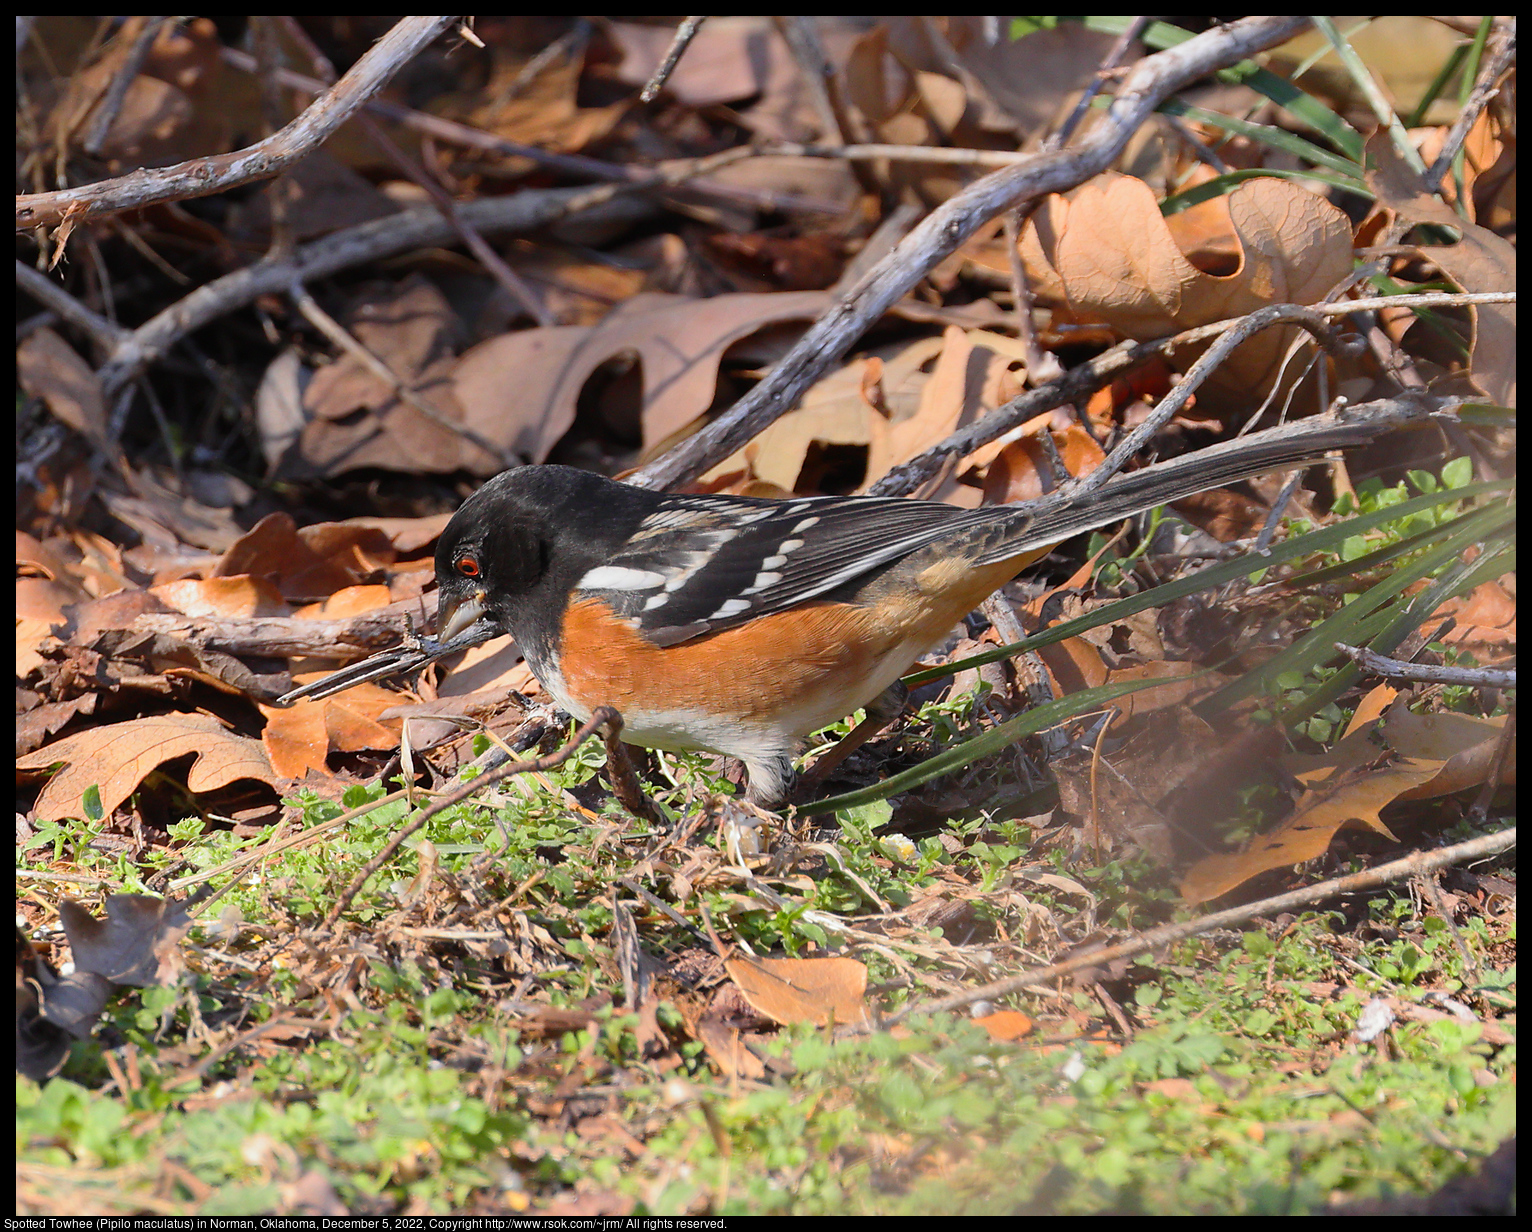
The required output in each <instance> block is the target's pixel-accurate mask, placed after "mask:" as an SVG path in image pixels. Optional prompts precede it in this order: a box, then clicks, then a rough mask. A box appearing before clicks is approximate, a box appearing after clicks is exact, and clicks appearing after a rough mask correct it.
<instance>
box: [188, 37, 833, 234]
mask: <svg viewBox="0 0 1532 1232" xmlns="http://www.w3.org/2000/svg"><path fill="white" fill-rule="evenodd" d="M219 54H220V56H221V57H222V59H223V61H224V62H225V63H226V64H229V65H232V66H233V67H235V68H238V69H240V70H241V71H243V72H248V73H253V72H255V71H257V65H256V62H255V59H254V57H252V56H250V55H248V54H246V53H245V52H243V51H239V50H237V49H235V48H233V47H225V48H222V49H221V51H220V53H219ZM276 78H277V80H278V81H279V82H280V83H281V84H282V85H284V86H287V87H289V88H291V89H294V90H304V91H306V92H308V93H310V94H316V95H317V94H322V93H323V92H324V91H325V89H326V88H327V87H326V86H325V83H324V82H322V81H319V80H317V79H315V78H313V77H306V76H304V75H303V74H302V73H295V72H293V71H292V70H291V69H285V68H281V69H278V70H277V71H276ZM363 110H365V111H368V112H370V113H371V114H373V115H377V116H382V117H383V118H384V119H385V120H391V121H392V122H394V123H396V124H402V125H404V126H405V127H406V128H411V129H414V130H415V131H416V132H419V133H425V134H427V135H429V136H432V137H437V138H440V139H441V140H442V141H449V142H451V143H452V144H454V145H458V146H462V147H464V148H465V149H470V150H482V151H484V152H486V153H490V154H500V155H504V156H506V157H509V158H525V159H528V160H529V161H531V162H534V163H537V164H538V165H539V166H542V167H547V168H549V169H551V170H554V171H560V172H563V173H565V174H566V175H573V176H578V177H580V178H582V179H588V180H599V181H602V182H606V183H631V184H637V185H642V186H644V187H648V186H649V185H650V183H651V182H652V178H653V175H654V172H655V170H656V169H655V168H649V167H641V166H633V165H627V164H621V163H611V162H606V161H605V160H603V159H599V158H591V157H589V156H588V155H585V154H558V153H555V152H553V151H552V150H543V149H539V148H538V147H537V146H535V145H523V144H521V143H520V142H519V141H508V140H506V139H505V138H504V137H499V136H496V135H495V134H494V133H487V132H485V131H484V130H483V129H478V128H471V127H469V126H468V125H466V124H458V123H457V122H455V121H453V120H444V119H442V118H441V117H440V116H433V115H427V114H426V113H425V112H423V111H416V110H414V109H413V108H410V107H402V106H399V105H398V104H396V103H390V102H385V101H384V100H382V99H369V100H368V101H367V102H366V103H364V104H363ZM757 153H759V151H752V150H748V149H747V150H744V151H742V155H750V154H757ZM739 156H741V155H736V157H739ZM686 161H687V162H690V161H691V160H686ZM667 169H668V164H661V165H660V167H659V168H658V170H659V171H660V172H664V171H666V170H667ZM685 192H686V193H687V194H688V195H690V194H698V195H701V196H706V197H713V198H717V199H720V200H727V201H738V202H741V203H744V204H748V205H754V206H759V207H761V208H765V209H783V210H788V209H792V210H805V211H813V212H815V213H820V214H839V213H842V212H843V211H844V209H845V207H844V206H842V205H838V204H832V203H831V202H828V201H812V200H809V199H807V198H804V197H793V196H789V195H788V194H785V193H779V192H772V191H770V190H763V189H750V188H734V187H731V186H729V185H725V184H692V185H688V186H687V187H686V189H685Z"/></svg>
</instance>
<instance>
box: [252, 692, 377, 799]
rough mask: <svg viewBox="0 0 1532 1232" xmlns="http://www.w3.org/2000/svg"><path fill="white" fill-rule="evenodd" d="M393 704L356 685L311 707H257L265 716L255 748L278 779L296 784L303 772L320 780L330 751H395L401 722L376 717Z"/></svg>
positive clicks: (305, 702) (299, 704) (301, 705)
mask: <svg viewBox="0 0 1532 1232" xmlns="http://www.w3.org/2000/svg"><path fill="white" fill-rule="evenodd" d="M295 679H296V677H295ZM399 701H400V695H399V694H398V693H395V692H392V691H391V690H388V689H384V688H381V687H379V686H378V685H375V684H361V685H356V686H354V687H353V688H350V689H347V690H346V691H345V692H344V693H339V694H337V695H336V696H334V697H327V698H324V699H323V700H321V701H317V702H310V701H304V702H299V703H298V704H297V705H294V706H288V707H285V708H278V707H274V706H261V707H260V711H261V713H262V714H263V715H265V716H266V726H265V728H264V729H263V730H262V732H261V743H262V744H263V745H264V746H265V748H266V753H267V756H268V757H270V759H271V767H272V769H273V770H274V771H275V772H276V773H277V774H280V775H282V776H283V777H284V778H290V779H301V778H303V777H304V775H305V774H307V773H308V772H309V770H317V771H319V772H320V773H321V774H323V773H326V770H325V758H326V757H327V756H328V755H329V754H330V752H331V751H332V750H333V751H335V752H338V753H355V752H358V751H359V750H362V749H396V748H398V747H399V732H400V728H401V726H402V724H401V721H400V720H399V719H384V718H382V717H381V716H382V714H383V712H384V711H385V710H388V709H390V708H392V707H394V706H397V705H398V704H399Z"/></svg>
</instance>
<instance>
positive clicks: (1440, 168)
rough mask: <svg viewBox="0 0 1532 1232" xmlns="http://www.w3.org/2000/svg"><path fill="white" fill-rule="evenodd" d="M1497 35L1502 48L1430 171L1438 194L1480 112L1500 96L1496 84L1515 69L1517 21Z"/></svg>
mask: <svg viewBox="0 0 1532 1232" xmlns="http://www.w3.org/2000/svg"><path fill="white" fill-rule="evenodd" d="M1497 33H1498V38H1497V44H1498V45H1497V46H1496V47H1495V50H1494V51H1493V53H1491V55H1490V58H1489V63H1487V64H1486V65H1485V66H1484V71H1483V72H1481V73H1480V74H1479V79H1478V80H1477V81H1476V82H1474V87H1473V93H1471V94H1470V95H1469V96H1468V101H1467V102H1466V103H1464V104H1463V109H1462V110H1461V111H1460V112H1458V118H1457V119H1456V120H1454V121H1453V124H1452V127H1451V128H1450V129H1448V130H1447V139H1446V140H1445V141H1444V142H1442V152H1441V153H1440V154H1438V155H1437V156H1436V161H1435V162H1434V163H1432V164H1431V169H1430V170H1429V171H1427V172H1426V177H1425V178H1426V188H1427V189H1428V190H1429V191H1431V192H1435V191H1436V189H1437V187H1438V185H1440V184H1441V182H1442V179H1443V177H1444V176H1446V174H1447V169H1448V168H1449V167H1451V166H1452V160H1453V159H1454V158H1456V157H1457V152H1458V151H1459V150H1460V149H1462V147H1463V142H1464V141H1466V140H1467V139H1468V133H1469V130H1470V129H1472V128H1473V126H1474V123H1475V122H1476V121H1477V120H1478V118H1479V113H1480V112H1482V111H1483V110H1484V109H1485V108H1486V107H1487V106H1489V102H1490V100H1491V99H1492V98H1494V97H1495V95H1496V94H1498V93H1499V90H1498V88H1497V87H1496V85H1495V83H1496V82H1497V81H1499V80H1500V77H1501V74H1503V73H1504V72H1505V71H1506V69H1508V68H1509V67H1510V66H1511V60H1512V59H1513V58H1514V57H1515V55H1516V19H1515V18H1514V17H1512V18H1511V20H1510V23H1509V25H1508V27H1507V28H1506V29H1504V30H1503V31H1501V32H1497Z"/></svg>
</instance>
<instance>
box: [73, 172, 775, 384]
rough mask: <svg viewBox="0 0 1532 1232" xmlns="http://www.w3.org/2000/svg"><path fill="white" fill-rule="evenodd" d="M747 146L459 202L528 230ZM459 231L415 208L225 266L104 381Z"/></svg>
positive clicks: (481, 217) (497, 227)
mask: <svg viewBox="0 0 1532 1232" xmlns="http://www.w3.org/2000/svg"><path fill="white" fill-rule="evenodd" d="M747 154H748V151H741V150H725V151H724V152H722V153H721V154H715V155H713V156H711V157H709V158H704V159H697V160H689V161H688V162H686V163H685V164H676V165H673V166H671V167H668V168H666V169H665V170H662V171H660V172H658V173H655V174H653V175H651V176H650V177H649V179H648V180H646V181H640V182H639V183H637V184H597V185H591V186H586V187H581V188H549V189H541V190H536V191H527V192H521V193H517V194H516V195H515V196H509V197H489V198H485V199H483V200H480V201H471V202H469V203H467V204H465V205H463V206H460V207H459V211H460V213H461V215H462V217H463V219H464V220H465V221H466V222H467V223H468V224H469V225H470V226H473V227H475V228H476V229H478V230H480V231H485V232H493V231H514V230H528V229H531V228H533V227H540V226H546V225H547V224H549V223H551V222H555V221H557V220H558V219H560V218H565V217H568V216H569V215H571V214H575V213H578V212H580V211H581V210H586V209H590V208H592V207H594V206H597V205H600V204H602V203H604V202H606V201H609V200H611V199H612V198H613V197H615V196H618V195H621V194H625V193H631V192H636V191H639V190H641V189H646V188H666V187H673V186H674V185H676V184H679V183H681V182H683V181H685V180H687V179H690V178H692V177H693V176H697V175H706V174H707V173H708V172H710V171H715V170H717V169H718V168H719V167H721V166H727V165H728V164H729V163H730V162H733V161H735V160H737V159H739V158H742V157H745V156H746V155H747ZM455 235H456V232H455V231H454V230H453V228H452V224H451V223H450V222H448V221H447V220H446V219H444V218H442V217H441V215H440V214H439V213H438V212H437V210H436V209H434V208H431V209H419V210H411V211H408V212H407V213H403V214H392V215H389V216H388V217H386V218H379V219H375V220H373V221H372V222H367V223H362V224H361V225H359V226H355V227H348V228H346V229H345V230H343V231H336V232H334V233H332V234H330V235H327V236H325V237H323V238H322V239H319V240H316V241H315V242H314V243H312V244H307V245H305V246H304V247H302V248H299V249H297V250H296V251H295V252H294V253H293V254H292V256H291V258H290V259H289V260H287V261H277V262H263V263H261V264H259V265H252V266H248V267H247V268H245V269H242V270H236V271H235V272H234V273H232V274H226V275H225V276H224V277H222V278H219V279H216V280H215V281H213V282H210V283H207V284H206V285H204V286H201V287H198V288H197V289H196V290H195V291H193V292H192V293H191V294H189V295H187V296H186V297H185V298H183V299H181V300H178V301H177V302H176V303H174V304H172V305H170V307H168V308H166V309H164V310H163V311H161V312H160V313H158V314H157V315H155V316H153V317H151V318H150V319H149V320H148V321H146V322H144V324H143V325H141V326H139V327H138V328H137V329H136V330H134V331H133V332H132V333H131V334H128V335H126V336H125V337H124V338H122V339H121V340H120V341H119V342H118V344H117V345H116V346H115V347H114V348H113V352H112V355H111V357H110V359H109V360H108V361H107V363H106V364H105V365H103V367H102V369H101V379H102V383H103V387H104V388H105V389H106V390H107V391H108V393H109V394H110V393H115V392H116V391H117V390H118V389H120V388H121V387H122V386H123V385H124V384H125V383H126V382H127V381H129V380H131V379H132V377H133V376H134V374H135V373H137V372H138V371H140V370H141V369H142V368H143V367H144V366H145V365H146V364H150V363H153V362H155V361H156V360H158V359H159V358H160V357H161V356H163V355H164V354H165V353H166V352H167V351H168V350H169V349H170V347H172V346H173V345H175V343H176V342H177V341H178V340H179V339H181V338H182V337H184V336H185V335H186V334H188V333H191V332H193V331H194V330H197V329H200V328H202V327H203V326H204V325H206V324H208V323H209V322H210V321H213V320H215V319H217V318H218V317H220V316H222V315H223V314H224V313H226V312H230V311H232V310H233V309H235V308H237V307H240V306H241V305H244V304H247V303H249V302H250V301H251V300H253V299H255V298H256V297H257V296H259V295H264V294H267V293H270V292H285V291H286V290H287V289H288V288H289V287H290V286H291V285H292V281H293V279H294V278H298V279H301V280H303V281H305V282H307V281H311V280H313V279H315V278H323V277H325V276H327V275H329V274H333V273H336V272H337V271H339V270H343V269H348V268H350V267H351V266H353V265H358V264H361V263H362V262H365V261H372V260H376V259H378V258H380V257H385V256H391V255H392V254H394V253H398V252H409V251H411V250H413V249H415V248H422V247H429V246H431V245H433V244H446V243H451V242H452V240H453V239H454V237H455Z"/></svg>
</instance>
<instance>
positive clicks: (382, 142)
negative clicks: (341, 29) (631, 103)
mask: <svg viewBox="0 0 1532 1232" xmlns="http://www.w3.org/2000/svg"><path fill="white" fill-rule="evenodd" d="M277 20H279V21H280V22H281V23H282V25H283V28H284V29H285V30H286V31H287V34H288V37H290V38H291V39H293V41H294V42H296V43H297V44H298V45H299V46H300V47H302V48H303V49H304V53H305V54H306V55H307V56H308V57H309V59H310V61H311V62H312V63H313V65H314V68H315V70H316V71H317V72H318V73H319V75H320V77H321V78H323V79H324V80H325V81H331V80H333V79H334V77H335V68H334V66H333V65H332V64H331V63H330V61H329V58H328V57H327V56H326V55H325V54H324V52H323V51H321V50H320V49H319V47H318V45H317V44H316V43H315V42H314V41H313V39H311V38H309V36H308V31H306V30H305V29H304V28H303V27H302V26H301V25H300V24H299V23H298V21H297V20H296V19H295V18H292V17H280V18H278V19H277ZM356 120H357V123H358V124H360V125H361V126H362V131H363V132H365V133H366V134H367V136H368V138H369V140H371V141H372V143H373V145H375V146H377V147H378V149H379V151H381V152H382V154H383V156H384V157H385V158H387V159H388V160H389V161H390V162H391V163H393V164H394V166H396V167H398V168H399V170H401V171H403V172H404V174H405V175H407V176H409V178H410V179H411V180H413V181H414V182H415V183H416V184H418V185H420V187H421V188H423V189H424V190H425V193H426V195H427V196H428V197H430V198H431V201H432V203H433V204H434V205H435V206H436V208H437V209H439V210H440V211H441V212H442V217H444V218H446V219H447V220H448V221H449V222H451V223H452V227H453V230H455V231H456V232H457V233H458V237H459V238H460V239H461V240H462V241H463V243H464V244H466V245H467V246H468V250H469V251H470V252H472V253H473V255H474V256H476V257H477V258H478V259H479V264H480V265H482V266H483V267H484V268H485V269H487V270H488V271H489V273H490V276H491V277H493V278H494V279H495V281H496V282H498V283H499V284H500V286H501V287H502V288H503V289H504V290H505V293H506V294H507V295H509V296H510V297H511V300H512V302H514V303H517V304H520V305H521V306H522V308H523V309H525V310H526V312H527V315H528V316H530V317H531V318H532V319H533V320H534V321H536V322H537V323H538V324H539V325H543V326H548V325H555V324H557V322H556V321H555V320H554V319H553V314H552V313H550V312H549V311H548V307H547V305H546V304H544V303H543V301H542V297H541V296H539V295H538V294H537V293H536V292H535V291H533V290H532V288H531V287H529V286H527V284H526V283H525V282H523V281H522V280H521V278H520V277H519V276H518V275H517V273H516V271H515V270H513V269H512V268H511V267H510V266H509V265H507V264H506V263H505V262H504V261H503V260H501V258H500V254H499V253H497V252H496V251H495V250H494V249H493V248H491V247H490V246H489V245H488V244H487V243H485V241H484V237H483V236H482V235H480V234H479V233H478V231H476V230H475V229H474V228H473V227H470V226H469V225H468V224H467V223H465V222H464V221H463V217H462V215H461V214H460V213H459V212H458V208H457V202H456V201H454V200H453V199H452V198H451V197H449V196H448V195H447V192H446V190H445V189H444V188H442V186H441V185H440V184H439V183H438V182H437V181H436V178H435V177H434V176H432V175H429V174H428V173H427V172H426V170H425V168H424V167H422V166H421V165H420V164H418V163H417V162H416V161H415V160H414V159H413V158H411V157H410V156H409V155H408V154H406V153H405V152H404V151H403V150H401V149H400V148H399V147H398V145H397V144H395V142H394V140H393V138H392V137H390V136H389V135H388V134H387V133H386V132H384V131H383V128H382V126H381V125H380V124H378V122H377V121H376V120H374V119H373V118H372V117H371V116H370V115H368V114H367V111H366V109H365V108H364V109H363V110H362V111H360V112H358V113H357V117H356ZM491 452H494V451H493V450H492V451H491ZM506 465H510V463H506Z"/></svg>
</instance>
